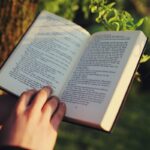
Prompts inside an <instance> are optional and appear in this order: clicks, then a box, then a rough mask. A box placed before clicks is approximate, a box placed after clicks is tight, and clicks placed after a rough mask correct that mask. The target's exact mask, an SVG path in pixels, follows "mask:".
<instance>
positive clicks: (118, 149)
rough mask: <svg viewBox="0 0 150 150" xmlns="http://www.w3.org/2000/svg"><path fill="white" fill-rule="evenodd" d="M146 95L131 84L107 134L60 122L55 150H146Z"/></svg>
mask: <svg viewBox="0 0 150 150" xmlns="http://www.w3.org/2000/svg"><path fill="white" fill-rule="evenodd" d="M149 112H150V94H149V93H144V92H141V91H140V90H139V89H138V88H137V86H136V85H135V84H134V85H133V86H132V88H131V90H130V93H129V95H128V97H127V100H126V103H125V105H124V107H123V109H122V111H121V113H120V116H119V119H118V120H117V123H116V125H115V126H114V128H113V132H112V133H111V134H107V133H104V132H101V131H97V130H94V129H89V128H86V127H81V126H78V125H74V124H70V123H66V122H63V123H62V125H61V127H60V130H59V137H58V141H57V145H56V148H55V150H83V149H85V150H127V149H128V150H141V149H143V148H144V149H145V150H148V149H150V143H149V140H150V117H149Z"/></svg>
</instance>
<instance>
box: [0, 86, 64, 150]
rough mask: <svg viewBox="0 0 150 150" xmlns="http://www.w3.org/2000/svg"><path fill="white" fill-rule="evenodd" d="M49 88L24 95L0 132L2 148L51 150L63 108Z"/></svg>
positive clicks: (27, 92) (62, 115)
mask: <svg viewBox="0 0 150 150" xmlns="http://www.w3.org/2000/svg"><path fill="white" fill-rule="evenodd" d="M51 94H52V89H51V88H50V87H43V88H42V89H41V90H40V91H38V92H37V91H36V90H34V89H33V90H28V91H26V92H23V93H22V94H21V96H20V98H19V100H18V102H16V104H15V107H14V109H13V111H12V113H11V115H10V117H9V119H8V120H7V121H6V122H5V124H4V126H3V127H2V129H1V132H0V136H1V145H10V146H19V147H23V148H27V149H31V150H32V149H33V150H41V149H42V150H52V149H53V148H54V146H55V142H56V139H57V134H58V128H59V125H60V123H61V121H62V119H63V117H64V115H65V111H66V106H65V104H64V103H62V102H60V101H59V100H58V98H57V97H54V96H51ZM31 99H32V101H31Z"/></svg>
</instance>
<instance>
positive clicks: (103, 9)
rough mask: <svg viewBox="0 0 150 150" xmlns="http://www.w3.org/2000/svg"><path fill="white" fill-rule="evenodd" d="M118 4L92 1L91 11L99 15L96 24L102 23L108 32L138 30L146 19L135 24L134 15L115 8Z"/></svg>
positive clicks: (98, 0)
mask: <svg viewBox="0 0 150 150" xmlns="http://www.w3.org/2000/svg"><path fill="white" fill-rule="evenodd" d="M115 5H116V3H115V2H111V3H108V2H107V0H91V4H90V9H91V12H92V13H97V14H98V16H97V18H96V22H98V23H101V24H102V25H103V26H105V27H106V29H107V30H115V31H119V30H123V31H126V30H136V29H137V28H138V27H140V26H141V25H142V24H143V22H144V18H141V19H140V20H139V21H138V22H137V23H135V20H134V18H133V17H132V15H131V14H130V13H129V12H127V11H125V10H118V9H117V8H115Z"/></svg>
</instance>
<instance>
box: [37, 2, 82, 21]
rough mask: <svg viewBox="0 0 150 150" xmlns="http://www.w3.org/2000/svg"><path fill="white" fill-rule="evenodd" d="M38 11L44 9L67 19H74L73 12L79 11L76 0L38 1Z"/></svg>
mask: <svg viewBox="0 0 150 150" xmlns="http://www.w3.org/2000/svg"><path fill="white" fill-rule="evenodd" d="M38 6H39V10H41V9H43V8H44V9H45V10H47V11H49V12H52V13H56V14H58V15H61V16H63V17H65V18H68V19H71V20H72V19H73V18H74V17H75V12H76V11H77V10H78V9H79V6H78V0H72V1H70V0H40V1H39V5H38Z"/></svg>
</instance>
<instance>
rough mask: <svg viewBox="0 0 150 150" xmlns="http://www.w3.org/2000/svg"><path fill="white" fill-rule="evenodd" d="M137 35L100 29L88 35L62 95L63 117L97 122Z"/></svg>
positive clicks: (103, 111)
mask: <svg viewBox="0 0 150 150" xmlns="http://www.w3.org/2000/svg"><path fill="white" fill-rule="evenodd" d="M137 37H138V32H133V33H132V32H131V33H130V32H102V33H97V34H95V35H93V36H92V37H91V39H90V41H89V46H88V47H87V48H86V50H85V52H84V53H83V55H82V57H81V60H80V62H79V64H78V66H77V68H76V70H75V71H74V73H73V77H72V78H71V80H70V81H69V83H68V85H67V88H66V90H65V91H64V93H63V95H62V100H63V101H65V102H66V103H67V106H68V107H67V108H68V109H67V114H66V116H68V117H72V118H74V119H77V120H83V121H85V122H93V123H98V124H99V123H100V121H101V119H102V117H103V115H104V113H105V111H106V108H107V106H108V104H109V102H110V100H111V97H112V95H113V92H114V90H115V87H116V85H117V82H118V80H119V78H120V76H121V73H122V71H123V69H124V67H125V65H126V63H127V61H128V59H129V56H130V54H131V51H132V49H133V46H134V45H135V42H136V40H137ZM138 57H139V56H138Z"/></svg>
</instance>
